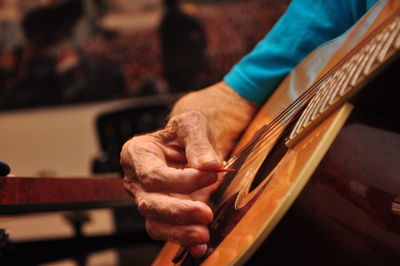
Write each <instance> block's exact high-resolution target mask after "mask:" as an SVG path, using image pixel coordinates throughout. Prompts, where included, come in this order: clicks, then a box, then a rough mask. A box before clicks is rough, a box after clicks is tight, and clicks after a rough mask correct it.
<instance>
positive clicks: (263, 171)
mask: <svg viewBox="0 0 400 266" xmlns="http://www.w3.org/2000/svg"><path fill="white" fill-rule="evenodd" d="M292 128H293V126H290V127H288V128H287V129H286V132H285V133H284V134H282V136H281V137H280V138H279V140H278V142H277V143H276V144H275V146H274V147H273V148H272V150H271V152H270V154H269V155H268V156H267V158H266V159H265V160H264V162H263V163H262V165H261V167H260V169H259V170H258V172H257V174H256V176H255V177H254V179H253V182H252V183H251V186H250V191H249V192H251V191H253V189H255V188H257V187H258V185H260V184H261V182H262V181H263V180H264V179H265V177H266V176H268V174H269V173H270V172H271V171H272V170H273V169H274V168H275V167H276V165H277V164H278V163H279V162H280V161H281V159H282V158H283V156H284V155H285V153H286V152H287V150H288V149H287V147H286V146H285V139H286V137H288V136H289V134H290V132H291V130H292Z"/></svg>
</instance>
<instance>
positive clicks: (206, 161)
mask: <svg viewBox="0 0 400 266" xmlns="http://www.w3.org/2000/svg"><path fill="white" fill-rule="evenodd" d="M197 163H198V164H199V165H201V166H202V167H207V166H213V167H215V165H218V164H219V162H218V159H217V158H215V156H213V155H212V154H209V153H207V154H203V155H201V156H199V157H198V158H197Z"/></svg>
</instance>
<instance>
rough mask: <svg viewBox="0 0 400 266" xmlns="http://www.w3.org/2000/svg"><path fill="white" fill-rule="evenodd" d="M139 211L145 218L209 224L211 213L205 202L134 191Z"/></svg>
mask: <svg viewBox="0 0 400 266" xmlns="http://www.w3.org/2000/svg"><path fill="white" fill-rule="evenodd" d="M136 197H137V205H138V209H139V212H140V214H141V215H142V216H144V217H145V218H147V219H151V220H154V221H158V222H162V223H166V224H174V225H189V224H209V223H211V221H212V220H213V213H212V211H211V209H210V207H208V206H207V205H206V204H205V203H203V202H200V201H192V200H188V199H180V198H175V197H170V196H168V195H164V194H159V193H146V192H141V193H140V192H139V193H136Z"/></svg>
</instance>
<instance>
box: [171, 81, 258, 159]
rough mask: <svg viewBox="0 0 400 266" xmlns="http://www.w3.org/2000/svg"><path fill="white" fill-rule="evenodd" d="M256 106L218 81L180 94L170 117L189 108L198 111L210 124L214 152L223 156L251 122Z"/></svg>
mask: <svg viewBox="0 0 400 266" xmlns="http://www.w3.org/2000/svg"><path fill="white" fill-rule="evenodd" d="M257 108H258V106H257V105H255V104H253V103H251V102H249V101H247V100H246V99H244V98H243V97H241V96H240V95H238V94H237V93H236V92H235V91H233V90H232V89H231V88H230V87H229V86H228V85H227V84H226V83H225V82H219V83H217V84H215V85H212V86H210V87H208V88H205V89H203V90H200V91H195V92H192V93H189V94H187V95H185V96H184V97H182V98H181V99H180V100H179V101H178V102H177V103H176V105H175V106H174V108H173V110H172V112H171V115H170V116H171V117H173V116H175V115H178V114H181V113H184V112H187V111H190V110H197V111H200V112H202V113H203V114H204V115H205V116H206V117H207V119H208V122H209V123H210V126H211V128H212V131H213V134H214V138H215V140H216V143H217V147H216V148H217V150H218V152H219V153H221V154H222V155H223V156H224V157H225V156H226V155H227V154H228V153H229V152H230V151H231V149H232V147H233V146H234V144H235V142H236V140H237V138H238V137H239V136H240V134H241V132H242V131H243V130H244V129H245V128H246V127H247V125H248V123H249V122H250V121H251V119H252V117H253V116H254V114H255V112H256V110H257Z"/></svg>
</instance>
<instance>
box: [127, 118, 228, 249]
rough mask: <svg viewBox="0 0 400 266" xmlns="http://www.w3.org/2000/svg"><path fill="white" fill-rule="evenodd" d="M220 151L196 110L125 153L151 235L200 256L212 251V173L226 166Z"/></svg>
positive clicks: (133, 143) (214, 175)
mask: <svg viewBox="0 0 400 266" xmlns="http://www.w3.org/2000/svg"><path fill="white" fill-rule="evenodd" d="M214 147H215V143H214V140H213V135H212V132H211V128H210V126H209V124H208V122H207V119H206V118H205V116H204V115H203V114H202V113H200V112H198V111H190V112H186V113H183V114H180V115H177V116H175V117H173V118H172V119H171V120H170V121H169V123H168V124H167V126H166V127H165V129H162V130H160V131H157V132H154V133H151V134H147V135H142V136H138V137H134V138H132V139H131V140H129V141H128V142H126V143H125V145H124V146H123V148H122V152H121V165H122V167H123V169H124V173H125V178H124V185H125V188H126V190H127V191H128V192H129V193H130V194H131V195H132V196H133V197H134V199H135V200H136V204H137V206H138V209H139V212H140V213H141V215H142V216H144V218H145V219H146V230H147V232H148V234H149V235H150V236H151V237H152V238H154V239H157V240H167V241H172V242H176V243H179V244H181V245H183V246H186V247H188V248H189V250H190V252H191V253H192V254H193V255H194V256H202V255H203V254H204V252H205V251H206V248H207V246H206V245H205V243H207V242H208V240H209V232H208V229H207V224H209V223H210V222H211V221H212V220H213V213H212V210H211V209H210V207H209V206H207V204H206V203H205V202H206V200H207V199H208V197H209V195H210V193H211V191H212V190H213V189H215V187H216V186H217V183H218V182H217V179H218V176H217V173H216V172H215V171H210V170H216V169H219V168H220V167H221V166H222V160H221V159H220V156H218V155H217V153H216V151H215V149H214ZM171 164H175V165H176V164H180V165H185V167H184V168H183V169H178V168H175V167H171ZM207 170H208V171H207Z"/></svg>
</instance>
